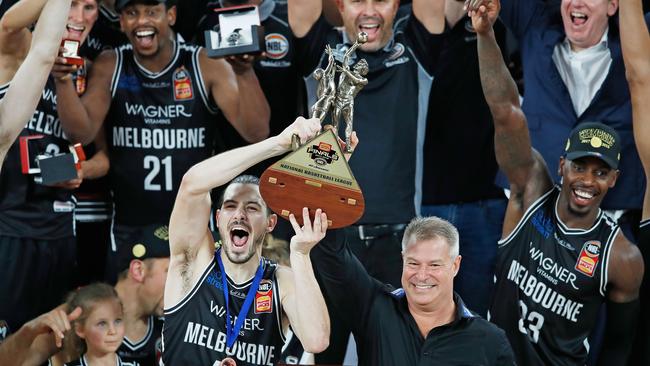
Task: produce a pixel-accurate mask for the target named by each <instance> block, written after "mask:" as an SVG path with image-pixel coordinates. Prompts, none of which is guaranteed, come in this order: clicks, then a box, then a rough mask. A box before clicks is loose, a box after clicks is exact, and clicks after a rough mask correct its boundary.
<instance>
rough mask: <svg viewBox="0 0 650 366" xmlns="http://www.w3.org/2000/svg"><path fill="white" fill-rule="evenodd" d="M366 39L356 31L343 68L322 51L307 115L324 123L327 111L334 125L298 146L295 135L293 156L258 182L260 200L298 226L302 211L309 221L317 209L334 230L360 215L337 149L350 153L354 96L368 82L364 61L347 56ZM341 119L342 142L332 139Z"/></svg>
mask: <svg viewBox="0 0 650 366" xmlns="http://www.w3.org/2000/svg"><path fill="white" fill-rule="evenodd" d="M367 40H368V36H367V34H366V33H364V32H361V33H359V35H358V37H357V40H356V41H355V43H354V44H353V45H352V46H351V47H350V48H349V49H348V50H347V51H346V52H345V54H344V56H343V60H342V63H341V65H337V63H336V60H335V57H334V52H333V51H332V49H331V48H330V47H329V46H327V47H326V48H325V52H326V53H327V54H328V64H327V66H326V67H325V69H320V68H319V69H317V70H316V71H314V78H315V79H316V80H317V81H318V91H317V97H318V99H317V101H316V102H315V103H314V105H313V106H312V107H311V112H312V115H311V116H312V118H318V119H320V121H321V124H322V123H323V122H324V120H325V117H326V116H327V115H328V113H329V114H331V118H332V125H331V126H327V127H326V128H325V131H324V132H322V133H321V134H319V135H318V136H316V137H314V138H313V139H311V140H309V141H307V142H306V143H305V144H304V145H302V146H299V145H300V144H299V141H298V138H297V136H294V139H293V141H292V148H293V152H291V153H289V154H288V155H287V156H285V157H284V158H283V159H281V160H280V161H278V162H276V163H275V164H273V165H271V166H270V167H269V168H268V169H266V171H265V172H264V174H262V177H261V178H260V193H261V194H262V197H263V198H264V201H265V202H266V203H267V205H268V206H269V207H270V208H271V209H272V210H273V211H274V212H275V213H276V214H278V215H279V216H281V217H284V218H285V219H288V218H289V214H291V213H293V214H294V216H295V218H296V220H297V221H298V222H299V223H300V224H301V225H302V224H303V223H302V208H303V207H308V208H309V214H310V216H311V218H312V220H313V218H314V214H315V211H316V209H317V208H321V209H322V210H323V212H325V213H327V218H328V226H329V227H330V228H334V229H336V228H341V227H345V226H349V225H352V224H354V223H355V222H356V221H357V220H359V218H361V216H362V215H363V211H364V208H365V201H364V199H363V194H362V192H361V189H360V188H359V185H358V184H357V181H356V180H355V179H354V175H353V174H352V171H351V170H350V166H349V165H348V163H347V161H346V159H345V156H344V154H343V151H342V148H341V145H344V146H345V148H344V150H345V152H346V153H351V152H352V148H351V141H350V136H351V134H352V118H353V111H354V97H355V96H356V95H357V94H358V93H359V91H360V90H361V89H362V88H363V87H364V86H365V85H366V84H368V80H367V79H366V78H365V75H366V74H367V73H368V63H367V62H366V60H363V59H362V60H360V61H359V62H357V63H356V64H355V65H354V66H353V67H352V68H350V57H351V55H352V53H353V52H354V51H355V50H356V49H357V48H359V46H361V45H362V44H363V43H365V42H367ZM337 71H338V73H339V79H338V85H337V83H336V74H337ZM341 119H343V121H344V122H345V123H346V126H345V143H344V144H343V143H342V141H341V139H340V138H338V136H337V135H336V131H338V127H339V122H340V120H341Z"/></svg>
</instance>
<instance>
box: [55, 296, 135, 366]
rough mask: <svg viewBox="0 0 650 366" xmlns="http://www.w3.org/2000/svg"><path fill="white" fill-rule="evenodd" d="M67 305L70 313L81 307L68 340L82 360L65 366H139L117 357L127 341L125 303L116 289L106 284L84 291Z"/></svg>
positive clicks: (71, 297) (72, 297)
mask: <svg viewBox="0 0 650 366" xmlns="http://www.w3.org/2000/svg"><path fill="white" fill-rule="evenodd" d="M67 303H68V306H69V308H70V309H74V308H76V307H77V306H79V307H81V309H82V310H83V311H82V313H81V316H80V317H79V318H78V319H77V320H75V321H74V323H73V324H71V325H72V331H71V332H70V333H71V335H72V337H71V339H70V340H69V341H70V342H72V343H73V345H74V347H76V349H75V350H76V351H77V354H78V355H81V357H80V358H79V359H77V360H75V361H72V362H68V363H66V364H65V365H66V366H116V365H117V366H138V364H137V363H132V362H122V360H121V359H120V357H119V356H118V355H117V353H116V352H117V349H118V348H120V345H121V344H122V339H123V338H124V324H123V323H122V302H121V301H120V299H119V297H117V293H116V292H115V290H114V289H113V287H111V286H109V285H107V284H104V283H95V284H92V285H88V286H85V287H82V288H80V289H79V290H77V291H75V292H74V293H73V294H72V295H71V296H70V297H69V300H68V302H67ZM66 338H68V337H66Z"/></svg>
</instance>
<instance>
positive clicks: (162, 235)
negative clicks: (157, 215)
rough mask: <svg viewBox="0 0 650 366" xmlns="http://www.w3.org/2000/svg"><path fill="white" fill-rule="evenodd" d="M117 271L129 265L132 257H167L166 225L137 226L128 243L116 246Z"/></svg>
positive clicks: (167, 237)
mask: <svg viewBox="0 0 650 366" xmlns="http://www.w3.org/2000/svg"><path fill="white" fill-rule="evenodd" d="M117 257H118V263H117V264H118V268H117V270H118V272H121V271H123V270H125V269H127V268H129V266H130V265H131V261H132V260H134V259H139V260H145V259H147V258H169V229H168V228H167V225H160V224H156V225H148V226H144V227H142V228H138V229H137V230H136V231H135V232H133V234H132V235H131V236H130V241H129V244H126V245H122V246H121V247H120V248H118V253H117Z"/></svg>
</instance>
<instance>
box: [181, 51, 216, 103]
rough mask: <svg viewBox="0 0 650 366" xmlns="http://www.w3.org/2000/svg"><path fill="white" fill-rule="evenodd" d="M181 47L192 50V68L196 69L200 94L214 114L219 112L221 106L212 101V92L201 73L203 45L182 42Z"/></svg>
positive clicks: (195, 73) (196, 79)
mask: <svg viewBox="0 0 650 366" xmlns="http://www.w3.org/2000/svg"><path fill="white" fill-rule="evenodd" d="M180 47H184V48H186V49H188V50H189V51H191V52H192V68H193V69H194V75H195V82H196V85H197V87H198V89H199V95H200V96H201V100H203V104H204V105H205V107H206V108H207V109H208V111H210V113H212V114H217V113H219V107H218V106H217V105H216V104H215V103H214V102H213V101H212V99H211V98H210V92H209V90H207V88H206V87H205V81H204V80H203V74H202V73H201V63H200V62H199V54H200V53H201V49H202V48H201V47H198V46H190V45H187V44H182V45H181V46H180Z"/></svg>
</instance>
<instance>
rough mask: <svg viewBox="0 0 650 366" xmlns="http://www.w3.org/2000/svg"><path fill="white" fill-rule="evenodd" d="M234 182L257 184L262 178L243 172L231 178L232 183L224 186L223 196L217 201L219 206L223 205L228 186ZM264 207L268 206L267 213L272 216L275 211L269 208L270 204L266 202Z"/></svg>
mask: <svg viewBox="0 0 650 366" xmlns="http://www.w3.org/2000/svg"><path fill="white" fill-rule="evenodd" d="M233 184H252V185H255V186H258V187H259V185H260V178H258V177H256V176H254V175H251V174H242V175H240V176H237V177H235V179H233V180H231V181H230V183H228V185H227V186H226V187H224V189H223V191H222V192H221V196H219V201H218V202H217V205H218V207H221V206H222V205H223V200H224V195H225V194H226V190H227V189H228V187H230V186H231V185H233ZM264 207H266V215H267V216H270V215H271V214H272V213H273V211H271V209H270V208H269V206H268V205H267V204H266V202H264Z"/></svg>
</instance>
